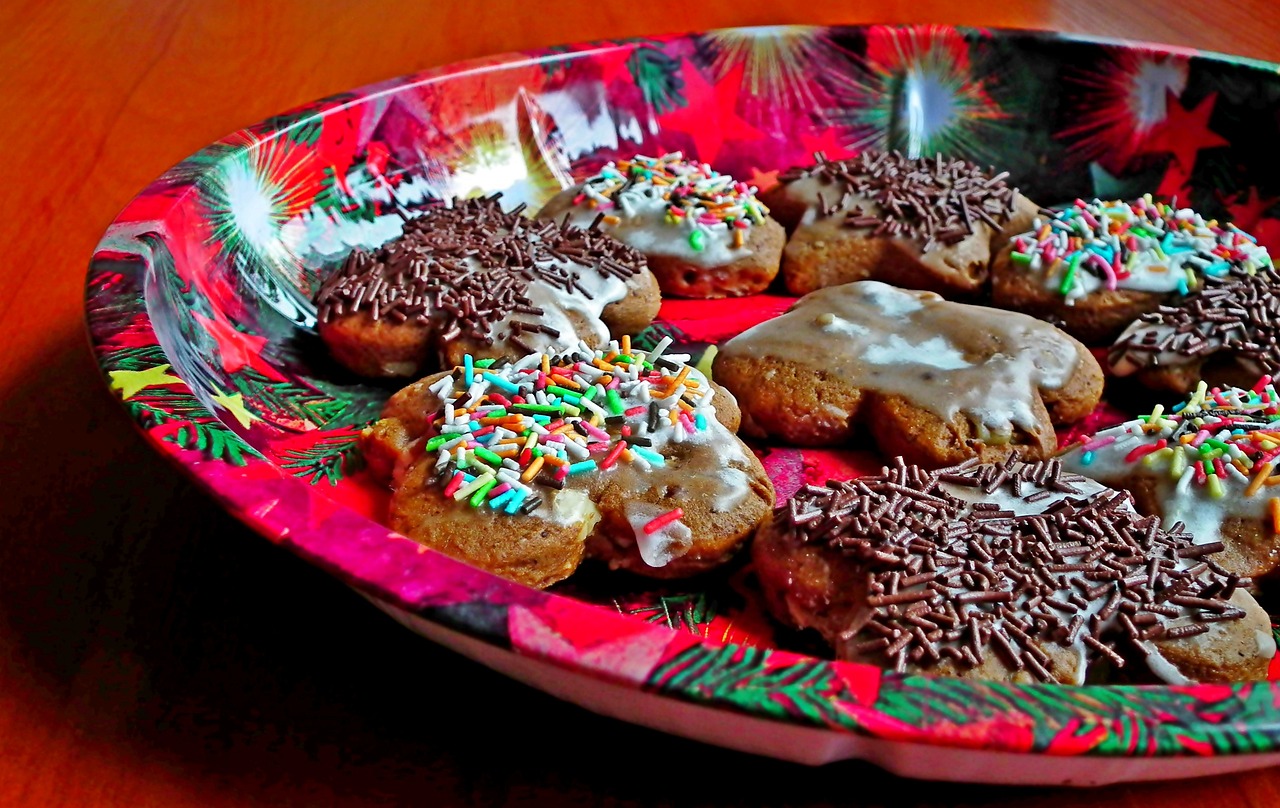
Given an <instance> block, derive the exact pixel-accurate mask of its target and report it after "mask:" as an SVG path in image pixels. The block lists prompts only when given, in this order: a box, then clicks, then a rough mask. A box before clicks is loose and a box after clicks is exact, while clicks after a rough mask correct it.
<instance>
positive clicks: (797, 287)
mask: <svg viewBox="0 0 1280 808" xmlns="http://www.w3.org/2000/svg"><path fill="white" fill-rule="evenodd" d="M815 157H816V160H817V162H816V163H815V164H814V165H812V166H808V167H795V168H792V169H790V170H788V171H787V172H785V173H784V174H783V175H782V176H781V177H780V178H779V182H778V184H777V185H776V186H774V187H773V188H772V189H770V190H769V191H768V192H766V193H762V194H761V198H762V199H764V201H765V203H766V204H768V205H769V207H770V209H771V210H772V211H773V215H774V217H775V218H777V219H778V221H780V222H782V224H783V226H784V227H786V229H787V231H788V232H789V233H790V238H789V239H788V241H787V246H786V249H785V250H784V251H783V255H782V275H783V279H784V280H785V282H786V285H787V288H788V289H789V290H790V291H791V292H792V293H793V294H797V295H804V294H808V293H809V292H812V291H814V290H816V289H821V288H824V287H827V286H835V285H838V284H841V283H850V282H852V281H860V280H879V281H884V282H886V283H891V284H893V285H895V286H902V287H906V288H910V289H925V290H928V291H932V292H938V293H939V294H943V295H947V296H970V295H975V294H977V293H978V292H980V291H981V290H982V289H983V288H984V287H985V284H986V281H987V274H988V267H989V264H990V261H991V255H992V250H993V244H994V245H995V247H994V248H998V246H999V245H1000V244H1002V243H1003V240H1004V238H1005V234H1006V232H1007V231H1008V232H1017V231H1019V230H1022V229H1025V227H1026V226H1027V225H1028V223H1029V222H1030V221H1031V218H1032V217H1033V216H1034V215H1035V211H1036V210H1037V208H1036V206H1035V205H1034V204H1033V203H1031V202H1030V201H1028V200H1027V199H1026V198H1025V197H1023V196H1022V195H1021V194H1020V193H1018V191H1017V189H1016V188H1014V187H1012V186H1010V185H1009V184H1008V183H1007V182H1006V181H1005V179H1006V174H1005V173H998V174H997V173H995V171H994V170H984V169H982V168H980V167H979V166H977V165H975V164H973V163H970V162H967V161H964V160H954V159H946V158H944V157H942V156H941V155H936V156H934V157H926V158H918V159H913V158H909V157H905V156H903V155H902V154H900V153H898V152H876V151H868V152H863V153H862V154H860V155H858V156H857V157H854V158H851V159H848V160H828V159H826V158H825V157H823V155H821V154H818V155H815Z"/></svg>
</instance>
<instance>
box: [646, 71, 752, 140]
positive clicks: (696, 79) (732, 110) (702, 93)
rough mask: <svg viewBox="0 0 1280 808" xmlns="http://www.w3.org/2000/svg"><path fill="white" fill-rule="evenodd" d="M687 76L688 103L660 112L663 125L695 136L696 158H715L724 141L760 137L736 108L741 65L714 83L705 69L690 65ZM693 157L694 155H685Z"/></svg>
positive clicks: (683, 75) (740, 79)
mask: <svg viewBox="0 0 1280 808" xmlns="http://www.w3.org/2000/svg"><path fill="white" fill-rule="evenodd" d="M680 75H681V78H683V79H684V88H683V91H684V95H685V98H686V99H688V101H689V103H688V105H686V106H683V107H681V108H679V109H677V110H672V111H671V112H669V113H667V114H665V115H661V116H659V118H658V120H659V121H660V122H661V123H662V126H663V128H664V129H674V130H677V131H681V132H688V133H689V135H690V137H692V138H693V145H694V148H695V149H696V150H697V152H698V153H697V155H696V156H697V159H699V160H702V161H703V162H706V163H711V162H713V161H714V160H715V159H716V157H717V156H718V155H719V154H720V149H721V147H722V146H724V144H725V143H731V142H734V141H739V142H740V141H745V140H758V139H759V138H760V137H762V135H761V134H760V130H758V129H756V128H755V127H754V126H752V125H751V124H749V123H747V122H746V121H745V120H743V119H742V118H741V117H740V116H739V115H738V111H737V104H738V95H739V93H740V91H741V89H742V66H741V65H739V66H737V67H735V68H734V69H733V70H732V71H731V72H730V73H729V74H728V75H726V76H725V77H724V78H723V79H721V80H720V81H718V82H715V83H714V84H713V83H711V82H709V81H707V79H706V77H705V76H703V75H702V72H701V71H700V70H698V69H697V68H696V67H694V66H693V65H691V64H690V65H687V67H686V68H685V70H684V71H683V72H682V73H681V74H680ZM685 156H686V157H693V156H694V155H685Z"/></svg>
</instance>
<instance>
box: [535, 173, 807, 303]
mask: <svg viewBox="0 0 1280 808" xmlns="http://www.w3.org/2000/svg"><path fill="white" fill-rule="evenodd" d="M538 217H539V218H543V219H551V220H554V221H565V220H567V221H568V222H570V223H572V224H576V225H579V226H581V227H586V226H589V225H591V224H593V223H595V222H596V221H597V220H599V227H600V229H601V230H602V231H604V232H605V233H608V234H609V235H611V236H613V237H614V238H616V239H618V240H619V241H621V242H623V243H624V244H628V245H630V246H632V247H634V248H635V249H636V250H639V251H640V252H641V253H642V254H643V255H644V256H645V258H646V260H647V261H648V264H649V269H650V270H651V271H652V272H653V274H654V275H655V276H656V277H657V279H658V285H659V287H661V289H662V291H663V293H664V294H668V295H675V296H677V297H696V298H715V297H740V296H742V295H751V294H756V293H757V292H762V291H764V290H765V288H767V287H768V286H769V284H770V283H772V282H773V279H774V278H775V277H777V275H778V262H779V260H780V259H781V256H782V245H783V243H784V242H785V241H786V233H785V232H784V231H783V229H782V226H781V225H779V224H778V223H777V222H775V221H774V220H773V219H772V218H770V216H769V209H768V208H766V207H765V206H764V205H762V204H761V203H760V201H759V200H758V199H756V189H755V188H754V187H752V186H749V185H747V184H746V183H745V182H739V181H737V180H734V178H733V177H731V176H729V175H728V174H721V173H719V172H716V171H713V170H712V169H711V167H710V166H708V165H707V164H706V163H696V162H690V161H687V160H685V159H683V157H682V155H681V153H680V152H674V153H672V154H668V155H664V156H663V157H659V158H652V157H643V156H636V157H634V158H632V159H631V160H621V161H618V162H617V163H609V164H608V165H606V166H605V167H604V168H603V169H601V171H600V173H599V174H596V175H595V176H593V177H589V178H588V179H587V180H586V181H584V182H582V183H579V184H577V185H574V186H572V187H570V188H566V189H565V190H563V191H561V192H560V193H559V194H557V195H556V196H554V197H552V198H551V200H550V201H548V202H547V204H546V205H545V206H544V207H543V208H542V210H541V211H539V213H538Z"/></svg>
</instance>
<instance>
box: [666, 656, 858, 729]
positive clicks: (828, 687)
mask: <svg viewBox="0 0 1280 808" xmlns="http://www.w3.org/2000/svg"><path fill="white" fill-rule="evenodd" d="M770 656H771V652H770V651H768V650H766V649H760V648H748V647H744V646H725V647H723V648H706V647H703V646H693V647H691V648H688V649H686V650H684V651H682V652H681V653H680V654H679V655H677V656H676V657H675V658H673V659H671V660H670V661H668V662H666V663H664V664H663V665H661V666H659V667H658V668H657V669H656V670H655V671H654V672H653V673H652V674H651V676H650V679H649V684H650V685H653V686H656V687H660V688H661V689H662V690H664V691H667V692H672V693H675V694H678V695H682V696H685V697H687V698H689V699H692V700H694V701H709V700H714V701H716V702H719V703H728V704H734V705H737V706H740V707H742V708H743V709H744V710H745V711H747V712H751V713H754V714H757V715H766V716H769V717H772V718H788V719H792V720H795V719H799V720H802V721H803V722H805V723H807V724H811V725H813V726H819V727H826V726H839V725H842V724H847V723H848V719H847V717H846V716H844V715H843V714H842V713H840V712H839V710H837V709H836V707H835V705H834V702H833V701H832V700H831V699H830V695H831V694H833V693H836V692H838V691H839V690H841V689H842V688H843V685H842V683H841V682H840V680H839V677H837V676H836V674H835V672H834V671H833V669H832V667H831V664H830V663H829V662H826V661H823V660H804V661H799V662H793V663H790V664H783V665H773V664H770Z"/></svg>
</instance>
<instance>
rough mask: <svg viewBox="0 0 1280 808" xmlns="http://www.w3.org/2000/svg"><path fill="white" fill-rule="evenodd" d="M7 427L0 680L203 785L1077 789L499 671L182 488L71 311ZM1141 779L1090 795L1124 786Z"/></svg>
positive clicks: (326, 794)
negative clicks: (675, 720)
mask: <svg viewBox="0 0 1280 808" xmlns="http://www.w3.org/2000/svg"><path fill="white" fill-rule="evenodd" d="M0 428H2V429H3V432H2V433H0V436H2V437H3V453H2V454H0V457H3V458H4V463H5V466H6V473H5V475H4V486H5V487H6V488H7V490H5V491H4V492H3V496H0V519H2V520H3V521H2V522H0V524H4V525H5V526H6V528H7V530H6V533H7V538H6V539H5V540H4V541H3V543H2V544H0V621H2V623H3V628H2V629H0V630H2V631H3V635H2V636H0V643H2V645H0V648H3V649H5V650H6V651H7V653H6V654H5V655H4V658H5V659H7V662H3V663H2V664H4V665H7V666H8V667H7V669H6V668H0V672H2V673H3V680H2V681H3V682H4V684H5V687H6V688H7V689H8V691H9V695H10V696H16V697H17V698H18V699H20V700H21V701H23V702H24V703H26V704H27V705H28V706H29V707H30V709H32V710H33V711H34V712H35V713H37V714H41V715H43V714H46V713H48V714H49V715H52V716H54V718H53V719H51V720H54V721H61V722H65V723H69V724H70V725H71V726H72V727H73V728H75V729H76V730H77V731H78V732H79V734H80V740H78V741H77V743H78V744H82V745H84V747H85V748H86V749H92V750H98V753H100V754H104V755H105V754H112V755H117V756H119V760H120V761H122V762H121V763H119V764H117V765H119V766H120V767H121V768H125V767H128V768H141V769H142V771H143V776H147V777H150V776H165V777H167V778H169V779H171V780H172V781H174V782H178V783H180V784H184V787H186V788H190V790H191V793H192V794H193V795H199V798H200V799H201V801H203V802H207V803H217V802H219V800H218V799H217V797H216V795H218V794H226V795H227V796H228V797H230V795H233V794H234V795H235V796H236V800H237V801H240V800H242V799H244V798H246V797H258V798H260V799H261V801H262V802H263V803H264V804H285V803H288V804H298V803H301V804H308V805H317V804H332V803H339V804H343V805H363V804H374V805H386V804H408V803H412V804H467V805H534V804H538V805H541V804H555V805H564V804H572V803H579V804H597V803H608V804H611V805H625V804H644V805H663V804H699V805H743V806H756V805H781V804H787V805H810V804H812V805H819V804H831V803H841V804H894V805H906V804H921V805H932V804H938V805H942V804H954V803H956V802H962V803H966V804H1001V805H1012V804H1020V803H1022V802H1024V801H1026V800H1029V799H1034V800H1035V802H1036V803H1037V804H1038V805H1043V806H1053V805H1070V804H1076V802H1077V801H1078V800H1080V799H1081V798H1083V796H1084V795H1082V794H1081V792H1072V791H1049V790H1043V791H1041V790H1030V789H988V788H983V787H974V786H954V785H944V784H918V783H910V782H907V781H902V780H898V779H896V778H892V777H889V776H887V775H885V774H883V773H881V772H879V771H878V770H876V769H874V768H872V767H870V766H867V765H864V764H860V763H855V762H846V763H840V764H835V765H831V766H828V767H824V768H818V769H810V768H805V767H800V766H795V765H791V764H785V763H781V762H777V761H773V760H764V759H757V758H752V757H749V756H745V755H741V754H737V753H732V752H728V751H725V750H721V749H717V748H712V747H707V746H703V745H700V744H696V743H694V742H691V741H685V740H683V739H679V738H674V737H670V736H666V735H662V734H659V733H656V732H653V731H650V730H646V729H642V728H638V727H633V726H630V725H627V724H623V723H620V722H616V721H613V720H610V719H605V718H602V717H599V716H596V715H594V714H591V713H589V712H586V711H584V710H581V709H579V708H576V707H572V706H569V705H567V704H563V703H561V702H559V701H556V700H555V699H552V698H551V697H549V696H546V695H544V694H542V693H540V692H536V691H533V690H531V689H528V688H526V687H524V686H522V685H519V684H517V683H515V682H512V681H510V680H508V679H505V678H503V677H501V676H499V675H497V674H494V673H492V672H490V671H489V670H487V669H485V668H482V667H480V666H478V665H476V664H473V663H471V662H469V661H467V660H464V659H462V658H461V657H458V656H456V655H454V654H453V653H452V652H449V651H447V650H445V649H443V648H441V647H438V646H436V645H434V644H432V643H430V642H428V641H426V640H423V639H420V638H418V637H416V636H415V635H412V634H410V633H409V632H407V631H406V630H404V629H403V628H401V627H400V626H399V625H397V624H395V623H393V622H392V621H391V620H389V619H388V618H386V617H385V616H383V615H382V614H381V613H380V612H377V611H376V610H375V609H374V608H373V607H371V606H369V605H368V604H367V603H366V602H365V601H364V600H363V599H361V598H360V597H358V596H357V595H356V594H355V593H353V592H351V591H350V590H349V589H347V588H345V587H344V586H343V585H341V584H339V583H337V582H336V581H335V580H333V579H332V578H330V577H328V576H327V575H326V574H324V573H322V572H320V571H319V570H317V569H315V568H312V567H310V566H308V565H306V564H305V563H303V562H302V561H301V560H299V559H298V558H296V557H294V556H293V555H291V554H289V553H287V552H286V551H284V550H282V549H280V548H277V547H275V546H273V545H271V544H269V543H268V542H266V541H265V540H263V539H261V538H259V537H258V536H256V535H254V534H252V533H251V532H250V531H249V530H248V529H246V528H244V527H243V526H241V525H240V524H239V523H238V522H237V521H235V520H234V519H232V518H231V517H229V516H227V515H226V514H225V513H223V512H222V511H221V510H220V509H219V508H218V507H217V506H216V505H215V504H214V503H213V502H212V501H211V500H210V499H208V498H206V497H205V496H204V495H203V494H202V493H201V492H200V491H198V490H195V489H193V488H192V487H190V486H189V485H188V484H187V483H186V482H185V481H184V480H183V479H182V478H180V477H179V475H178V474H177V473H176V472H175V471H174V470H173V469H172V468H171V467H170V466H169V465H168V464H167V463H166V462H164V461H163V460H162V459H160V458H159V456H158V455H156V454H155V453H154V452H153V451H152V450H150V449H149V448H148V447H147V446H146V445H145V444H144V443H143V441H142V440H141V439H140V438H139V437H137V435H136V434H135V433H134V432H133V430H132V428H131V426H130V423H129V421H128V419H127V418H126V417H125V415H124V414H123V411H122V409H121V408H120V407H119V405H118V404H117V403H116V402H114V401H113V400H112V399H111V397H110V396H109V395H108V394H107V392H106V390H105V385H103V384H102V382H101V381H100V380H99V377H98V374H97V370H96V368H95V367H94V364H93V361H92V358H91V355H90V354H89V351H88V349H87V347H86V346H85V344H84V341H83V338H82V337H81V335H80V334H79V333H74V332H69V333H66V334H60V335H56V339H54V338H53V336H52V335H51V342H50V350H49V353H48V359H47V361H45V362H43V363H41V364H40V365H38V366H35V367H31V368H29V369H28V372H27V374H26V378H25V382H24V383H23V384H22V385H21V386H20V387H19V388H18V389H16V390H15V391H13V393H12V395H10V396H9V397H8V398H7V399H6V400H4V401H3V402H0ZM1223 782H1224V780H1223V779H1222V778H1219V779H1216V780H1213V781H1201V782H1198V783H1195V784H1171V785H1168V786H1151V787H1146V786H1143V787H1135V789H1142V790H1146V791H1149V793H1144V794H1142V795H1141V796H1140V797H1139V800H1140V801H1142V802H1146V801H1147V800H1148V799H1150V800H1152V801H1154V800H1155V799H1168V798H1173V797H1174V795H1175V794H1176V795H1180V796H1181V797H1182V798H1183V799H1184V800H1185V799H1187V798H1188V797H1191V796H1192V795H1194V794H1195V793H1197V792H1199V793H1202V794H1203V795H1205V796H1206V799H1207V798H1208V795H1210V794H1220V793H1221V790H1222V788H1223ZM1135 789H1128V788H1124V787H1119V788H1112V789H1106V790H1102V791H1095V792H1092V793H1091V794H1090V795H1089V799H1090V801H1093V802H1097V803H1099V804H1112V803H1117V804H1118V803H1125V804H1128V803H1129V802H1130V801H1131V800H1132V798H1133V796H1134V794H1132V793H1131V792H1132V791H1134V790H1135ZM1175 789H1176V791H1175ZM1160 792H1163V794H1160ZM878 794H884V795H885V797H883V798H880V797H878V796H876V795H878ZM889 795H893V796H892V797H890V796H889Z"/></svg>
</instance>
